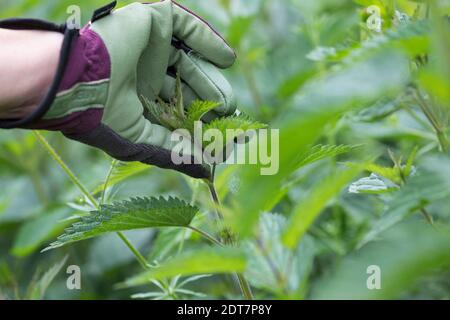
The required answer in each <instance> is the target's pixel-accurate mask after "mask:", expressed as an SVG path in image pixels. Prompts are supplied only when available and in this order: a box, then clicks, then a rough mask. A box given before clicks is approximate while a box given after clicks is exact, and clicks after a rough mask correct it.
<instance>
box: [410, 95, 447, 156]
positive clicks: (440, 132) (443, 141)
mask: <svg viewBox="0 0 450 320" xmlns="http://www.w3.org/2000/svg"><path fill="white" fill-rule="evenodd" d="M416 100H417V102H418V103H419V106H420V108H421V109H422V112H423V113H424V114H425V116H426V117H427V119H428V121H429V122H430V123H431V125H432V126H433V128H434V131H435V133H436V136H437V139H438V141H439V145H440V147H441V151H443V152H447V150H448V148H449V141H448V139H447V135H446V134H445V131H444V129H443V126H442V125H441V124H440V122H439V120H438V119H437V117H436V115H435V114H434V112H433V110H432V109H431V108H430V106H429V104H428V102H427V101H426V100H425V99H424V98H423V96H422V95H421V93H420V91H419V89H416Z"/></svg>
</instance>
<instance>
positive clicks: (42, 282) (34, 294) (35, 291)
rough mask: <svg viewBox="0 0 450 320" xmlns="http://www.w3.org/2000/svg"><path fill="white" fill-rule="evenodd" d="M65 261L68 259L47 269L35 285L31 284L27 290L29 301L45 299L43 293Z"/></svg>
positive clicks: (65, 258)
mask: <svg viewBox="0 0 450 320" xmlns="http://www.w3.org/2000/svg"><path fill="white" fill-rule="evenodd" d="M67 259H68V257H67V256H65V257H64V258H63V259H62V260H61V261H60V262H58V263H56V264H55V265H54V266H52V267H51V268H50V269H48V270H47V271H46V272H45V273H44V274H43V275H42V276H41V277H40V278H39V279H38V280H37V281H36V282H35V283H32V284H31V286H30V287H29V288H28V295H29V296H28V298H29V299H32V300H36V299H43V298H44V297H45V292H46V291H47V289H48V287H49V286H50V284H51V283H52V282H53V280H54V279H55V277H56V276H57V275H58V273H59V272H60V271H61V269H62V268H63V267H64V266H65V264H66V262H67Z"/></svg>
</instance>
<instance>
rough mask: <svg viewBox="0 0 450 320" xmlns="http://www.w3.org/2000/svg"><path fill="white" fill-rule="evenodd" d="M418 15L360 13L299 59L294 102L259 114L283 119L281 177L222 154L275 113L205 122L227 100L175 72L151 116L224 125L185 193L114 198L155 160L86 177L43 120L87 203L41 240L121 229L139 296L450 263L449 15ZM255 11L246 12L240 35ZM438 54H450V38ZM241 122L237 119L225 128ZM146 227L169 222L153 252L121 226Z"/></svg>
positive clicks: (356, 281) (403, 276) (347, 294)
mask: <svg viewBox="0 0 450 320" xmlns="http://www.w3.org/2000/svg"><path fill="white" fill-rule="evenodd" d="M359 2H364V3H365V1H359ZM378 2H379V3H381V2H380V1H378ZM380 5H381V4H380ZM387 9H389V8H387ZM389 12H390V11H389V10H384V11H383V14H386V15H388V14H390V13H389ZM419 13H420V12H416V13H415V14H417V15H418V17H415V16H411V19H408V21H404V22H402V23H398V24H396V23H392V25H391V24H390V23H389V24H385V25H382V28H381V30H380V31H379V32H378V31H377V32H373V31H371V30H368V29H366V27H365V24H362V25H361V24H358V25H355V26H354V28H355V30H354V31H358V32H354V34H355V35H358V37H357V38H356V39H354V41H353V40H352V41H343V42H342V43H340V44H336V46H335V47H333V48H321V47H318V48H315V49H313V50H312V52H311V53H310V54H308V55H307V57H306V58H307V59H309V60H312V62H311V61H307V62H308V63H306V62H305V65H307V64H308V65H309V64H314V66H315V67H314V68H311V69H308V70H304V69H303V67H302V68H301V70H299V71H298V74H294V75H293V76H292V77H291V78H289V79H286V81H285V82H284V83H282V84H281V85H280V87H279V88H278V93H279V95H280V96H281V97H282V98H279V99H280V101H281V102H282V103H280V105H279V106H278V105H277V108H275V107H274V108H271V112H272V113H270V114H269V113H267V114H266V113H264V112H262V113H261V114H259V118H264V117H266V119H267V122H270V123H271V124H273V126H274V127H276V128H280V136H279V138H280V139H279V142H280V145H279V150H280V163H279V169H280V170H279V172H277V174H274V175H267V176H262V175H261V172H260V170H259V169H260V168H259V167H257V166H254V167H252V166H226V165H225V164H220V163H221V160H223V159H224V158H225V157H224V156H223V155H224V154H225V155H226V154H227V152H226V151H225V152H224V151H223V150H224V149H225V150H226V147H227V146H230V145H234V143H235V142H236V140H239V138H240V137H241V136H242V135H244V136H245V133H248V132H249V131H251V130H255V131H258V130H259V131H261V130H262V129H264V128H265V126H264V125H263V124H262V123H259V122H256V121H253V120H252V119H251V118H249V117H248V116H245V115H242V114H241V115H236V116H231V117H226V118H221V119H218V120H213V121H211V122H207V123H203V124H202V123H201V122H199V120H201V119H205V118H208V113H209V112H211V110H213V109H214V108H215V107H217V104H216V103H214V102H208V101H197V102H194V103H193V104H192V105H191V106H190V108H188V109H187V111H186V110H185V109H184V108H183V97H182V95H181V92H180V84H179V79H178V85H177V94H176V97H175V99H174V100H173V101H170V102H164V101H162V100H158V101H147V100H145V99H142V100H143V101H142V102H143V103H144V104H145V105H146V108H147V110H148V112H149V113H150V114H151V116H152V117H153V118H154V119H155V120H157V121H158V122H159V123H161V124H163V125H164V126H165V127H167V128H170V129H171V130H173V131H176V130H180V129H181V130H185V131H184V133H185V134H183V135H184V136H190V137H193V136H195V131H196V125H198V124H199V123H200V126H201V128H202V130H203V131H207V130H209V129H211V130H215V131H216V132H221V133H223V134H222V137H225V138H224V139H222V140H214V139H213V140H210V141H207V140H202V141H201V143H200V144H201V149H207V148H208V150H209V149H211V150H212V152H211V154H210V157H204V158H206V159H207V160H214V158H215V157H216V156H217V159H215V160H219V161H210V162H209V163H208V164H207V165H208V166H209V168H210V170H211V179H207V180H202V181H198V180H193V179H190V178H186V177H185V178H186V180H185V182H186V185H187V186H188V187H189V188H190V191H192V192H191V193H192V198H191V199H189V200H187V199H180V198H176V197H159V196H157V195H149V197H132V198H130V199H127V200H123V201H115V199H114V194H113V193H112V192H111V190H112V188H113V187H114V186H115V185H118V184H120V183H123V182H125V181H127V180H128V179H130V178H131V177H134V176H136V175H138V174H140V173H142V172H145V171H147V170H149V168H150V167H149V166H147V165H144V164H140V163H121V162H117V161H113V162H112V165H111V168H110V170H109V173H108V175H107V177H106V179H105V181H104V182H103V183H102V184H101V185H99V186H97V187H96V188H94V189H93V190H91V191H90V190H88V189H87V188H86V187H85V186H84V185H83V184H82V183H81V182H80V181H79V179H77V177H76V176H75V175H74V173H73V172H72V171H71V169H70V168H69V167H68V166H67V165H66V164H65V163H64V162H63V161H62V160H61V158H60V157H59V155H58V154H57V152H56V151H55V150H54V149H53V148H52V147H51V146H50V145H49V144H48V142H47V141H46V140H45V139H44V137H42V135H40V134H39V133H36V135H37V137H38V139H39V140H40V142H41V143H42V144H43V145H44V146H45V148H46V149H47V150H48V151H49V153H50V154H51V155H52V156H53V158H54V159H55V160H56V161H57V162H58V163H59V164H60V166H61V167H62V168H63V169H64V170H65V172H66V173H67V175H68V176H69V177H70V178H71V180H72V181H73V183H74V185H76V186H77V187H78V189H79V190H80V191H81V192H82V194H83V195H84V199H83V201H82V203H81V204H79V203H77V204H73V203H72V204H71V206H72V207H73V208H76V209H77V212H78V213H77V214H76V215H75V216H73V217H72V219H73V221H72V220H71V224H72V225H71V226H70V227H68V228H67V229H66V230H65V232H64V233H63V234H62V235H61V236H59V237H58V238H57V240H56V241H54V242H53V243H51V244H50V245H49V246H48V247H47V248H46V249H45V250H50V249H56V248H60V247H63V246H67V245H70V244H73V243H76V242H79V241H84V240H87V239H92V238H94V237H99V236H102V235H105V234H107V233H114V232H115V233H117V234H118V236H119V237H120V238H121V239H122V240H123V241H124V243H125V244H126V246H127V247H128V248H129V250H130V251H131V252H132V253H133V254H134V256H135V257H136V260H137V261H138V262H139V263H140V265H141V266H142V269H143V270H142V272H141V273H138V274H136V275H134V276H131V277H129V278H128V279H123V281H122V282H121V283H120V284H119V285H118V286H117V288H129V287H137V286H142V285H149V284H151V285H153V288H157V289H155V290H153V291H150V292H142V293H137V294H135V295H134V296H133V297H134V298H154V299H177V298H186V297H204V296H205V295H203V294H202V293H200V292H198V291H193V290H191V289H190V288H192V287H191V285H192V284H193V283H194V282H201V283H202V284H203V283H208V282H209V283H211V282H213V281H217V282H214V285H213V286H209V288H210V290H208V294H209V296H208V297H214V298H216V297H221V298H223V297H226V298H229V297H230V298H235V297H237V296H238V295H239V294H241V295H242V296H243V297H244V298H247V299H251V298H253V297H254V296H255V297H257V298H274V297H275V298H296V299H302V298H305V297H307V298H309V297H312V298H326V299H333V298H337V299H343V298H344V299H345V298H350V299H371V298H376V299H380V298H401V297H403V296H404V294H405V290H407V289H409V288H411V286H412V285H413V284H414V283H415V282H416V281H418V280H420V279H422V278H423V276H424V275H425V274H427V275H428V274H430V273H432V272H434V271H435V270H437V269H439V268H442V267H443V266H444V267H445V266H449V265H450V255H449V252H450V238H449V232H448V223H447V225H446V221H448V207H449V206H448V199H449V196H450V179H449V178H448V172H450V169H449V168H450V161H449V157H448V150H449V142H448V138H447V133H448V126H447V120H448V101H449V100H448V99H449V97H448V90H446V89H447V88H448V82H446V81H447V80H445V79H446V78H444V77H443V75H442V74H440V73H439V71H440V70H441V69H442V70H443V69H444V68H443V67H442V66H440V65H439V64H438V63H439V61H440V60H439V59H438V58H439V56H436V54H435V55H434V56H433V55H432V53H431V52H432V48H431V45H430V44H431V40H432V38H433V34H434V33H436V32H438V31H439V30H441V29H439V28H438V29H436V26H431V25H430V24H429V23H428V22H427V19H425V18H424V19H422V18H419V16H420V14H419ZM327 14H328V13H327ZM257 16H258V15H255V17H257ZM315 20H317V21H321V19H320V17H317V19H315ZM337 20H339V21H344V20H345V19H342V18H341V17H339V19H337ZM383 21H386V22H388V21H391V18H390V17H386V19H385V18H384V17H383ZM244 22H245V19H244V20H242V21H240V20H239V21H237V22H235V23H236V26H234V27H233V29H236V33H237V34H236V35H235V36H236V37H237V39H240V38H239V37H240V36H241V34H242V30H244V29H245V28H243V27H241V25H240V23H244ZM333 28H334V24H333ZM433 28H435V29H433ZM344 29H345V33H346V32H347V31H348V30H347V29H348V28H347V27H345V28H344ZM352 30H353V29H352ZM442 30H443V29H442ZM307 31H308V28H305V30H303V29H302V31H299V32H306V33H305V34H303V36H305V37H306V38H308V37H311V38H308V40H309V41H308V43H316V42H317V39H321V37H317V36H318V35H319V33H318V34H312V33H311V34H308V32H307ZM446 34H448V32H447V33H442V34H441V38H442V39H444V38H445V37H444V36H443V35H446ZM238 35H239V37H238ZM339 38H340V37H339ZM447 38H448V37H447ZM342 39H344V36H343V37H342ZM236 41H237V40H236ZM238 42H239V41H238ZM435 45H437V43H435ZM443 48H444V47H443ZM442 54H443V56H442V57H441V58H442V61H448V59H447V58H448V56H447V55H445V54H448V50H447V51H446V50H443V51H442ZM444 58H445V59H444ZM244 59H245V58H244ZM296 59H297V57H296ZM299 59H300V58H299ZM429 61H431V62H433V64H431V65H430V64H429ZM434 64H436V65H434ZM245 71H248V70H245ZM271 80H272V79H271ZM268 82H269V81H268ZM443 88H444V89H443ZM294 96H295V97H294ZM257 100H258V99H257ZM274 101H276V100H275V99H274ZM255 106H259V105H258V103H255ZM278 107H279V108H278ZM405 118H406V119H407V121H406V120H405ZM411 124H413V125H411ZM230 129H238V130H240V131H235V134H231V135H227V134H226V132H227V130H230ZM247 136H248V135H247ZM389 148H391V149H392V150H393V151H392V152H391V151H389V150H390V149H389ZM392 163H393V165H392ZM219 164H220V166H221V167H220V168H219V170H217V166H218V165H219ZM446 201H447V202H446ZM415 213H421V215H422V216H420V215H416V214H415ZM433 217H434V218H433ZM446 219H447V220H446ZM401 222H408V223H401ZM430 225H433V228H430ZM148 228H152V229H158V235H157V237H156V239H155V240H154V242H153V243H152V247H151V250H149V251H151V252H149V253H148V252H147V253H146V256H143V255H142V254H141V253H139V252H138V250H137V249H136V248H135V247H134V246H133V245H132V244H131V243H130V241H129V240H128V239H127V238H126V237H125V236H124V234H123V232H124V231H128V230H136V229H148ZM436 230H438V231H439V232H436ZM380 239H382V240H383V241H375V240H380ZM186 244H189V245H186ZM191 244H192V245H191ZM369 244H370V245H369ZM111 254H114V253H111ZM374 259H375V261H374ZM337 261H339V263H335V262H337ZM373 264H376V266H375V267H379V269H380V270H381V271H382V275H383V276H382V285H381V289H380V290H369V286H366V284H367V282H366V281H367V277H368V273H367V271H370V270H375V269H377V268H375V269H374V268H368V267H374V266H373ZM313 266H314V268H313ZM221 274H229V275H232V276H231V277H222V276H220V275H221ZM230 280H231V281H230ZM230 284H232V285H230ZM199 291H201V289H199ZM254 293H255V294H254Z"/></svg>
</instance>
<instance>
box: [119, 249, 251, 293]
mask: <svg viewBox="0 0 450 320" xmlns="http://www.w3.org/2000/svg"><path fill="white" fill-rule="evenodd" d="M246 266H247V261H246V258H245V255H244V253H243V252H242V251H241V250H239V249H238V248H230V247H223V248H212V247H206V248H201V249H197V250H192V251H187V252H184V253H181V254H180V255H178V256H176V257H175V258H173V259H171V260H168V261H167V262H165V263H163V264H161V265H160V266H158V267H156V268H152V269H150V270H149V271H146V272H144V273H141V274H139V275H137V276H135V277H133V278H131V279H128V280H127V281H126V282H125V283H124V284H123V285H122V286H123V287H132V286H139V285H142V284H147V283H149V281H151V280H162V279H167V278H171V277H175V276H191V275H195V274H208V273H232V272H243V271H244V270H245V268H246Z"/></svg>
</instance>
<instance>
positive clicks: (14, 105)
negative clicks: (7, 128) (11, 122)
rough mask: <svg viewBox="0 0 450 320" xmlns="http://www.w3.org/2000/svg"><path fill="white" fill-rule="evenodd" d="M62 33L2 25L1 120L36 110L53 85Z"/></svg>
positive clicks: (0, 35)
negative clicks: (11, 27) (17, 29)
mask: <svg viewBox="0 0 450 320" xmlns="http://www.w3.org/2000/svg"><path fill="white" fill-rule="evenodd" d="M62 39H63V35H61V34H59V33H56V32H45V31H28V30H20V31H16V30H7V29H1V28H0V48H1V49H0V119H15V118H23V117H24V116H26V115H28V114H30V113H31V112H33V110H35V109H36V107H37V106H38V104H39V102H40V101H41V100H42V98H43V97H44V96H45V94H46V92H47V90H48V88H49V87H50V85H51V83H52V80H53V77H54V75H55V73H56V68H57V65H58V60H59V52H60V49H61V44H62Z"/></svg>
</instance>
